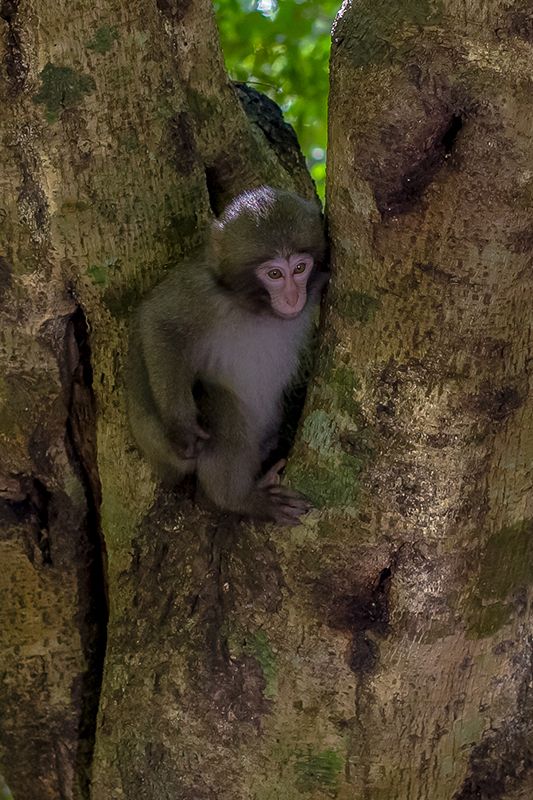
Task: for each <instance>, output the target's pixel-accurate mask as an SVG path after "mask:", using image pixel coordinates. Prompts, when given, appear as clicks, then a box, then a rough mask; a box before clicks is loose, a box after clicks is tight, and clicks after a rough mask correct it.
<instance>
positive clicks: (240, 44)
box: [215, 0, 339, 196]
mask: <svg viewBox="0 0 533 800" xmlns="http://www.w3.org/2000/svg"><path fill="white" fill-rule="evenodd" d="M338 7H339V2H338V0H334V2H331V0H326V1H325V2H316V0H305V1H304V0H215V9H216V11H217V17H218V25H219V29H220V36H221V40H222V47H223V50H224V54H225V57H226V65H227V68H228V71H229V74H230V77H231V78H232V79H233V80H239V81H245V82H246V83H250V84H252V85H253V86H254V87H255V88H257V89H258V90H259V91H261V92H264V93H265V94H267V95H268V96H269V97H271V98H272V99H273V100H274V101H275V102H276V103H278V105H279V106H281V108H282V110H283V112H284V115H285V119H286V120H287V121H288V122H290V123H291V125H293V126H294V128H295V129H296V133H297V134H298V138H299V141H300V145H301V147H302V150H303V151H304V154H305V155H306V158H307V161H308V165H309V168H310V170H311V174H312V175H313V178H314V179H315V181H316V183H317V188H318V190H319V193H320V194H321V195H322V196H323V192H324V178H325V150H326V135H327V134H326V131H327V95H328V86H329V77H328V61H329V48H330V30H331V24H332V21H333V17H334V15H335V13H336V12H337V9H338Z"/></svg>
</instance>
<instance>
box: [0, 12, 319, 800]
mask: <svg viewBox="0 0 533 800" xmlns="http://www.w3.org/2000/svg"><path fill="white" fill-rule="evenodd" d="M0 63H1V64H2V69H1V78H0V80H1V83H0V103H1V107H2V113H1V115H0V162H1V164H2V171H1V173H0V231H1V234H0V236H1V238H0V364H1V370H0V372H1V376H2V378H1V382H0V404H1V405H0V463H1V472H0V521H1V534H0V558H1V562H2V574H1V576H0V588H1V590H2V619H3V624H2V626H1V631H0V647H1V651H2V652H1V659H2V661H1V672H2V674H3V676H5V680H4V681H3V683H2V690H1V695H0V699H1V701H2V729H1V734H0V748H1V749H0V773H2V775H3V776H4V778H5V779H6V781H7V783H8V785H9V786H10V788H11V790H12V791H13V792H14V795H15V797H16V799H17V800H21V799H22V798H31V800H52V799H53V800H56V799H58V798H62V800H68V799H69V798H86V797H87V796H88V793H89V772H88V770H89V766H90V761H91V756H92V751H93V745H94V730H95V724H96V709H97V703H98V692H99V688H100V681H101V672H102V665H103V656H104V648H105V638H106V617H107V597H106V594H107V589H106V583H107V584H108V590H109V592H108V593H109V610H110V616H109V628H108V649H107V663H106V672H105V681H104V686H103V694H102V697H103V700H102V713H101V726H100V733H99V738H98V746H97V753H96V766H95V769H94V775H95V780H94V790H93V796H94V797H98V798H105V799H106V800H108V799H109V800H110V799H111V798H114V797H131V798H133V797H139V796H141V794H142V796H143V797H145V798H148V797H158V798H162V797H166V796H172V797H174V798H175V797H178V796H180V794H179V792H180V791H181V789H180V788H179V787H180V786H181V785H182V784H181V781H182V778H181V775H182V773H184V774H185V773H186V772H187V770H188V767H187V761H188V758H189V756H188V757H187V758H183V757H182V756H180V754H181V753H182V752H183V751H186V750H187V749H189V752H190V753H193V751H192V750H191V749H190V748H191V746H192V745H191V742H193V743H194V742H195V741H196V740H195V739H194V735H195V734H194V732H191V733H190V734H187V731H186V730H182V729H181V723H180V726H179V727H178V728H176V725H177V716H176V714H177V713H178V715H179V714H182V713H185V712H183V711H182V710H181V706H182V704H181V702H180V703H178V701H177V698H178V694H180V693H181V691H182V689H183V687H185V686H186V681H187V676H188V672H187V670H188V669H189V668H190V669H191V670H192V673H193V675H194V676H195V678H196V679H198V677H199V675H201V674H202V671H201V665H202V664H203V662H202V660H201V658H203V659H204V661H205V662H206V666H205V669H204V673H205V674H206V676H207V678H206V680H209V681H210V682H211V685H212V686H215V685H216V683H217V679H216V675H217V672H216V669H217V667H216V666H215V665H214V662H213V658H214V657H215V656H214V652H215V651H216V650H217V646H215V639H216V638H217V636H218V637H220V639H221V641H223V635H222V634H221V633H220V632H219V631H218V624H219V622H221V620H222V619H223V610H222V604H221V596H220V595H219V589H218V588H217V587H218V585H219V584H218V572H217V563H218V562H217V558H218V557H219V556H217V555H216V554H217V553H218V552H219V551H221V547H222V546H221V545H220V544H218V543H217V542H218V539H217V536H218V537H219V538H220V537H222V538H223V536H224V534H221V533H219V532H218V524H217V523H216V520H215V518H211V517H209V516H208V515H206V514H201V513H200V512H197V511H196V510H195V509H194V507H193V506H192V504H191V503H190V501H187V500H184V499H183V497H181V498H180V497H179V496H172V497H170V498H169V497H164V496H163V497H161V498H159V499H157V498H156V494H155V491H156V486H155V483H154V481H153V478H152V476H151V475H150V472H149V470H148V469H147V467H146V465H145V464H144V463H143V462H142V460H141V458H140V457H139V455H138V454H137V452H136V451H135V449H134V448H133V446H132V442H131V438H130V436H129V433H128V430H127V424H126V420H125V413H124V398H123V386H122V364H123V356H124V350H125V342H126V329H127V322H128V315H129V312H130V310H131V308H132V307H133V306H134V305H135V304H136V303H137V301H138V300H139V298H140V297H141V296H142V295H143V294H144V293H145V292H146V291H147V290H148V289H149V288H150V287H151V286H152V285H154V284H155V283H156V282H157V281H158V280H160V279H161V277H162V275H163V274H164V272H165V270H166V269H168V268H169V267H170V266H174V265H175V264H176V263H178V262H179V259H180V257H182V256H183V255H184V254H185V253H188V252H190V251H191V250H193V249H194V248H195V247H196V246H197V245H198V244H199V242H200V240H201V237H202V230H203V226H204V224H205V222H206V221H207V220H208V219H209V218H210V216H211V214H212V211H215V212H217V211H219V210H220V209H221V208H222V207H223V206H224V205H225V203H226V202H227V200H228V199H230V198H231V197H233V196H234V195H235V194H237V193H238V192H239V191H241V190H242V189H244V188H249V187H250V186H254V185H258V184H260V183H262V182H270V183H272V184H274V185H284V186H288V187H290V188H294V189H296V190H298V191H300V192H301V193H302V194H307V195H311V194H312V193H313V187H312V184H311V182H310V179H309V177H308V175H307V173H306V172H305V169H304V166H303V161H302V157H301V155H300V153H299V152H298V150H297V147H296V145H295V141H294V134H291V132H290V129H288V128H287V127H286V126H284V123H283V122H282V120H281V118H280V117H279V112H277V113H276V111H275V109H274V108H273V107H272V104H270V105H269V104H268V102H266V101H263V100H261V99H260V96H259V95H258V94H257V93H254V92H253V91H250V90H248V91H247V90H245V89H244V88H243V87H240V88H239V89H238V90H236V89H234V87H233V86H232V85H231V84H230V82H229V81H228V78H227V75H226V74H225V71H224V68H223V63H222V57H221V53H220V48H219V44H218V36H217V32H216V28H215V25H214V19H213V11H212V7H211V4H210V3H209V2H207V0H198V1H197V2H194V1H193V2H186V3H184V2H176V1H175V0H158V2H155V0H154V1H153V2H144V0H143V2H140V1H138V2H129V3H124V2H118V0H117V2H112V1H110V2H99V3H97V4H94V3H89V2H87V1H86V0H77V1H75V2H68V3H67V2H66V1H65V2H59V3H55V4H50V3H48V2H45V0H34V1H33V2H27V3H22V2H20V3H19V2H17V0H4V1H3V2H2V3H1V4H0ZM239 96H240V97H241V100H242V103H243V105H242V106H241V103H240V101H239ZM265 103H266V104H265ZM243 107H244V108H245V109H246V110H247V112H248V113H249V119H248V118H247V116H246V113H245V111H244V110H243ZM184 503H185V507H184V505H183V504H184ZM184 508H185V511H184ZM145 517H146V520H145ZM232 525H233V526H234V525H235V523H234V522H232ZM180 531H183V533H180ZM104 537H105V545H106V547H107V556H108V559H106V556H105V552H104V545H103V541H104ZM267 555H268V551H267ZM213 559H214V560H213ZM107 560H108V563H106V561H107ZM158 565H159V566H158ZM191 565H192V566H191ZM152 568H153V571H152ZM191 570H192V571H191ZM104 573H106V576H105V577H106V580H104ZM141 579H142V582H141ZM205 586H207V587H208V588H205ZM204 594H205V595H206V600H205V603H204V601H203V600H202V598H203V595H204ZM194 596H197V598H199V599H198V600H197V601H196V606H195V607H196V609H197V616H196V620H195V622H196V626H195V625H193V628H195V638H194V637H193V639H194V641H193V642H192V643H189V642H188V639H187V636H188V632H189V631H190V628H191V624H190V623H187V624H183V618H185V620H188V615H189V612H190V608H191V602H192V599H191V598H193V597H194ZM204 606H205V608H204ZM204 617H205V618H207V619H208V621H207V622H206V621H205V620H204ZM165 631H167V633H168V635H166V634H165ZM176 637H178V639H179V640H180V641H179V642H178V641H177V640H176ZM206 641H208V642H210V643H211V644H212V647H213V653H212V652H211V650H210V651H209V652H208V653H207V654H205V653H204V651H205V649H206ZM195 648H197V649H198V650H199V651H201V653H202V656H201V657H200V656H199V655H198V652H197V650H196V649H195ZM221 648H222V650H224V648H223V647H222V645H221ZM220 658H221V659H222V662H221V663H223V664H224V665H225V666H227V665H228V663H229V662H228V660H227V653H226V652H225V651H224V655H223V656H222V655H220ZM197 662H199V663H198V665H197ZM216 663H218V662H216ZM247 663H248V668H247V670H246V669H244V671H243V669H241V672H240V673H239V674H242V676H243V677H241V678H240V679H239V680H242V681H247V680H248V681H250V682H251V687H250V689H249V694H250V697H252V699H251V700H250V701H249V703H248V701H246V702H245V701H243V712H242V713H243V714H244V716H245V718H246V720H247V724H248V719H249V716H250V717H251V718H254V714H253V713H252V711H251V710H250V709H249V708H248V705H250V707H251V708H252V707H253V706H254V703H256V704H259V705H261V704H262V703H263V702H264V701H263V700H262V695H261V692H260V690H259V686H260V681H261V679H260V675H259V667H258V666H257V664H256V662H255V661H254V660H253V659H252V657H251V656H250V657H249V658H248V661H247ZM228 669H229V666H228ZM248 673H249V675H250V677H247V676H248ZM232 681H233V677H231V680H230V679H229V678H228V681H227V684H228V687H229V686H230V684H231V687H233V683H232ZM158 686H160V687H161V688H157V687H158ZM180 687H182V688H181V689H180ZM197 690H198V692H199V693H200V696H201V697H202V698H203V699H204V701H205V702H209V698H208V697H207V698H206V697H204V690H203V687H201V686H199V685H198V686H197ZM230 690H231V691H234V692H235V693H236V696H237V695H238V693H239V692H238V689H237V688H235V689H232V688H231V689H228V690H227V691H230ZM188 691H189V694H190V696H191V698H192V699H191V701H190V702H191V707H193V708H194V707H195V706H194V700H195V698H196V695H195V688H194V687H193V686H191V688H190V689H189V690H188ZM256 695H257V698H256ZM253 698H256V699H255V700H254V699H253ZM239 702H240V701H239ZM247 703H248V704H247ZM215 708H216V704H214V705H213V709H215ZM254 713H255V711H254ZM212 714H213V715H214V714H215V711H214V710H213V711H212ZM202 724H204V723H203V722H202ZM249 725H250V726H251V728H254V726H255V722H253V721H252V722H250V723H249ZM254 729H255V728H254ZM178 730H179V735H178ZM180 737H183V738H180ZM205 748H206V749H209V741H208V739H206V743H205ZM192 757H193V756H192V755H191V756H190V758H192ZM178 763H179V764H180V767H179V768H178V769H175V765H176V764H178ZM196 780H197V777H196V776H195V775H193V777H192V778H191V781H193V782H194V781H196ZM210 780H215V778H214V776H211V778H210ZM0 785H1V786H3V784H0ZM150 786H151V787H152V789H150ZM198 797H199V795H198Z"/></svg>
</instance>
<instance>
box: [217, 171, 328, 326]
mask: <svg viewBox="0 0 533 800" xmlns="http://www.w3.org/2000/svg"><path fill="white" fill-rule="evenodd" d="M212 242H213V248H214V252H215V256H216V267H215V269H216V272H217V279H218V281H219V283H220V284H221V285H222V286H225V287H226V288H227V289H229V290H230V291H233V292H236V293H237V295H238V297H239V299H240V300H241V301H243V302H245V304H246V305H247V306H248V307H251V308H253V309H254V310H264V311H268V312H270V313H273V314H275V315H276V316H279V317H282V318H284V319H292V318H293V317H296V316H298V314H299V313H300V312H301V311H302V309H303V308H304V307H305V305H306V303H307V299H308V295H309V291H310V289H312V288H313V287H315V286H316V285H317V283H320V284H323V280H322V277H321V276H319V272H320V269H321V267H322V266H323V263H324V259H325V254H326V241H325V237H324V229H323V224H322V218H321V214H320V209H319V207H318V205H317V204H316V203H314V202H311V201H309V200H304V198H303V197H300V196H299V195H297V194H293V193H292V192H288V191H285V190H282V189H272V188H271V187H269V186H260V187H259V188H258V189H251V190H250V191H248V192H244V193H243V194H241V195H239V196H238V197H237V198H235V200H232V202H231V203H230V204H229V205H228V206H227V208H226V209H225V210H224V212H223V213H222V216H221V217H220V219H218V220H217V221H216V222H214V223H213V229H212ZM323 274H324V273H322V275H323Z"/></svg>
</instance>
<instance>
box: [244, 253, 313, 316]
mask: <svg viewBox="0 0 533 800" xmlns="http://www.w3.org/2000/svg"><path fill="white" fill-rule="evenodd" d="M312 272H313V257H312V256H310V255H309V253H293V254H292V255H290V256H288V258H282V257H281V256H280V257H277V258H273V259H271V260H269V261H264V262H263V263H262V264H259V266H258V267H256V269H255V274H256V276H257V278H258V280H259V282H260V283H261V285H262V286H264V287H265V289H266V290H267V292H268V294H269V296H270V304H271V307H272V311H273V312H274V314H276V315H277V316H278V317H282V318H283V319H293V318H294V317H297V316H298V314H299V313H300V312H301V311H302V310H303V308H304V306H305V304H306V302H307V281H308V280H309V278H310V276H311V273H312Z"/></svg>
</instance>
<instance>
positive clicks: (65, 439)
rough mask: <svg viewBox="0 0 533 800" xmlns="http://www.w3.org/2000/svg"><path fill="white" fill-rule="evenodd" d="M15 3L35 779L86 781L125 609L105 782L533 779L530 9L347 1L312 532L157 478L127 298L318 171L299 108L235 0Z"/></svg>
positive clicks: (11, 60)
mask: <svg viewBox="0 0 533 800" xmlns="http://www.w3.org/2000/svg"><path fill="white" fill-rule="evenodd" d="M0 22H1V25H2V29H1V30H2V38H1V45H0V47H1V48H2V50H1V54H0V55H1V59H2V64H3V70H2V73H1V74H2V84H1V92H2V96H1V100H2V115H1V117H0V126H1V128H0V131H1V140H0V159H1V163H2V166H3V172H2V174H1V175H0V187H1V195H0V197H1V202H0V208H1V210H0V224H1V225H2V228H1V231H2V233H1V236H2V238H1V239H0V246H1V248H2V249H1V252H0V290H1V297H0V314H1V322H0V358H1V364H2V376H3V382H2V384H1V385H0V400H1V402H2V412H1V425H0V448H1V464H2V485H1V487H0V489H1V492H2V498H3V502H2V506H1V512H0V513H1V519H2V523H3V524H2V534H1V539H0V548H1V557H2V565H3V569H2V574H1V576H0V586H1V587H2V589H4V583H5V587H6V588H7V589H8V593H7V592H5V591H4V592H3V597H2V604H3V609H2V611H3V614H4V618H5V619H6V620H7V624H6V625H4V626H3V627H2V631H1V633H0V636H1V637H2V639H1V645H2V672H3V673H5V674H6V676H7V680H6V681H5V682H4V688H3V690H2V691H3V693H4V694H3V696H2V699H3V700H4V699H5V701H6V711H5V712H4V720H3V725H2V738H1V740H0V743H1V747H2V750H1V752H0V759H1V762H2V770H1V771H2V772H3V774H4V776H5V778H6V779H7V782H8V783H9V785H10V786H11V788H12V790H13V791H14V793H15V797H16V800H21V799H22V798H26V797H28V798H32V800H55V799H56V798H62V800H63V799H64V798H66V800H70V798H77V799H78V800H79V798H82V799H83V800H86V798H87V796H88V792H89V787H88V780H87V772H86V769H87V766H88V764H89V761H90V755H91V749H92V735H93V732H94V725H95V699H96V698H97V693H98V692H97V689H98V687H97V686H96V687H95V686H94V685H92V686H91V685H89V683H88V679H89V678H93V679H94V681H95V682H96V683H98V676H99V670H100V668H101V664H102V655H103V652H102V650H103V645H104V636H105V631H106V630H107V637H108V646H107V653H106V662H105V674H104V680H103V686H102V695H101V703H100V714H99V720H98V730H97V734H96V748H95V758H94V768H93V774H92V797H93V798H94V800H96V798H98V800H137V798H141V797H142V798H143V800H165V798H168V799H169V800H170V799H171V798H172V800H296V798H299V797H307V798H310V800H326V798H330V797H336V798H338V800H355V798H357V800H359V799H360V798H361V800H474V798H477V799H478V800H479V799H481V800H489V799H490V800H526V798H530V796H531V793H532V791H533V789H532V786H533V783H532V774H533V773H532V771H531V767H532V764H533V761H532V751H531V746H532V742H531V727H530V717H531V712H532V708H531V706H532V702H531V694H530V682H531V680H532V677H533V676H532V666H531V649H530V642H531V623H530V610H529V597H530V594H529V592H530V584H531V579H532V577H533V572H532V568H531V563H532V561H531V541H532V539H531V521H530V520H531V509H530V508H528V503H531V495H530V494H528V488H530V487H529V486H528V481H529V484H530V482H531V463H530V461H531V450H532V443H531V435H532V428H533V426H532V419H531V417H532V401H531V391H530V389H531V387H530V385H529V381H530V373H528V366H529V368H530V363H531V338H530V323H531V310H530V309H531V302H530V294H531V258H532V252H531V251H532V243H533V232H532V229H531V215H530V207H531V200H532V197H533V183H532V177H531V174H532V169H533V159H532V156H533V144H532V143H533V137H532V132H533V131H532V114H533V110H532V109H533V103H532V99H533V98H532V78H531V76H532V74H533V50H532V40H533V35H532V30H533V20H532V16H531V10H530V9H529V8H528V7H527V6H526V5H525V3H524V2H523V3H518V2H515V3H512V2H505V3H504V2H499V1H498V0H491V2H485V3H476V2H471V3H466V2H464V3H459V2H457V0H456V1H455V2H452V0H445V1H444V2H442V3H430V2H427V1H426V0H419V2H389V1H387V2H384V0H381V2H376V0H373V2H372V3H370V2H366V0H365V2H360V3H357V4H353V5H352V4H350V3H347V4H345V5H344V6H343V10H342V15H341V16H340V17H339V20H338V22H337V26H336V29H335V38H334V51H333V76H332V98H331V104H330V106H331V129H330V140H331V153H330V162H329V164H330V167H329V169H330V194H329V210H330V229H331V234H332V240H333V245H334V268H335V278H334V282H333V285H332V287H331V289H330V293H329V296H328V308H327V320H326V323H327V324H326V325H325V329H324V341H323V344H322V347H321V353H320V361H319V370H318V377H317V379H316V381H315V383H314V385H313V389H312V391H311V394H310V397H309V401H308V404H307V408H306V411H305V415H304V420H303V424H302V428H301V434H300V437H299V442H298V446H297V452H296V458H295V459H294V461H293V465H292V476H293V481H294V483H295V484H296V485H298V486H300V488H302V489H304V490H305V491H307V492H308V493H309V494H310V495H311V496H312V498H313V499H314V500H315V502H316V504H317V506H318V507H319V510H318V511H316V512H314V513H312V514H311V515H309V518H308V519H307V520H306V523H305V524H304V525H301V526H298V527H297V528H294V529H293V530H291V531H286V530H275V529H273V528H271V527H268V526H267V527H264V528H254V527H252V526H249V525H240V526H239V525H237V524H236V522H235V520H234V519H233V518H231V517H230V516H227V517H223V516H220V515H216V514H210V513H208V512H207V511H201V510H199V509H198V508H196V507H195V506H194V505H193V502H192V500H191V499H190V498H189V497H188V496H187V492H186V491H181V492H177V493H163V492H162V491H161V490H160V489H158V488H157V486H156V484H155V483H154V481H153V478H152V476H151V474H150V472H149V470H148V468H147V466H146V464H145V463H144V462H143V460H142V459H141V457H140V456H139V455H138V453H137V452H136V450H135V449H134V447H133V445H132V441H131V437H130V435H129V433H128V430H127V425H126V421H125V414H124V397H123V380H122V364H123V356H124V346H125V339H126V328H127V320H128V315H129V312H130V310H131V308H132V307H133V306H134V305H135V304H136V303H137V301H138V299H139V298H140V297H141V296H142V295H143V294H144V293H145V292H146V291H147V290H148V289H149V288H150V287H151V286H152V285H154V284H155V283H156V282H157V281H158V280H159V279H160V278H161V276H162V275H163V274H164V272H165V270H166V269H167V268H168V267H169V266H171V265H174V264H175V263H177V262H178V261H179V259H180V258H181V257H182V256H183V255H184V254H186V253H188V252H189V251H191V250H192V249H193V248H194V247H195V246H196V245H197V244H198V243H199V240H200V237H201V230H202V225H203V223H205V222H206V221H207V220H208V219H209V217H210V215H211V213H212V210H215V211H217V210H219V209H220V208H221V207H222V206H223V205H224V203H225V202H226V200H227V199H228V198H229V197H230V196H232V195H234V194H236V193H237V192H238V191H239V190H240V189H242V188H244V187H249V186H253V185H255V184H257V183H260V182H262V181H268V182H271V183H273V184H277V185H287V186H293V187H295V188H297V189H298V190H300V191H301V192H302V193H304V194H309V193H310V192H312V188H311V186H310V184H309V181H308V178H307V176H306V175H305V173H304V172H303V171H302V169H301V161H300V160H299V159H300V157H299V156H298V154H297V152H296V151H295V150H294V148H293V146H292V145H291V144H290V142H289V141H288V139H287V136H288V134H287V132H286V130H285V129H283V128H282V127H281V123H280V121H279V120H278V121H277V123H276V121H275V116H276V115H275V113H273V112H272V109H270V112H267V113H266V115H265V107H264V103H262V101H260V99H259V98H258V97H257V96H256V95H254V94H253V93H249V92H246V91H245V90H243V89H242V88H240V89H238V92H239V94H240V95H241V100H242V101H243V103H244V106H245V107H246V109H247V112H248V114H249V118H248V119H247V117H246V116H245V113H244V112H243V109H242V107H241V105H240V104H239V100H238V98H237V94H236V91H235V90H234V88H233V87H232V86H231V85H230V84H229V83H228V80H227V76H226V75H225V72H224V69H223V65H222V61H221V56H220V50H219V47H218V41H217V35H216V31H215V27H214V22H213V15H212V9H211V6H210V4H209V3H208V2H207V0H192V1H191V2H177V0H157V2H154V1H152V2H140V0H133V1H132V2H129V3H127V4H126V3H124V2H119V1H118V0H116V2H111V0H109V2H107V3H102V2H99V3H98V4H96V5H95V4H90V3H89V2H88V0H77V2H69V3H67V2H66V0H61V2H59V3H56V4H52V5H50V4H49V3H46V2H45V0H33V2H32V3H31V4H30V3H25V4H22V3H17V2H16V1H15V0H4V2H3V3H2V5H1V13H0ZM4 109H5V111H4ZM4 165H6V166H5V168H4ZM528 282H529V283H528ZM528 291H529V295H528V294H527V292H528ZM101 537H104V538H105V543H106V546H107V555H108V564H107V585H108V594H109V624H108V626H107V628H106V626H105V617H106V612H105V608H106V597H105V591H104V582H103V580H102V578H101V573H102V571H103V567H104V558H103V550H102V546H101ZM4 604H7V605H5V608H6V609H7V610H6V612H4ZM1 786H2V783H1V782H0V787H1Z"/></svg>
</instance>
